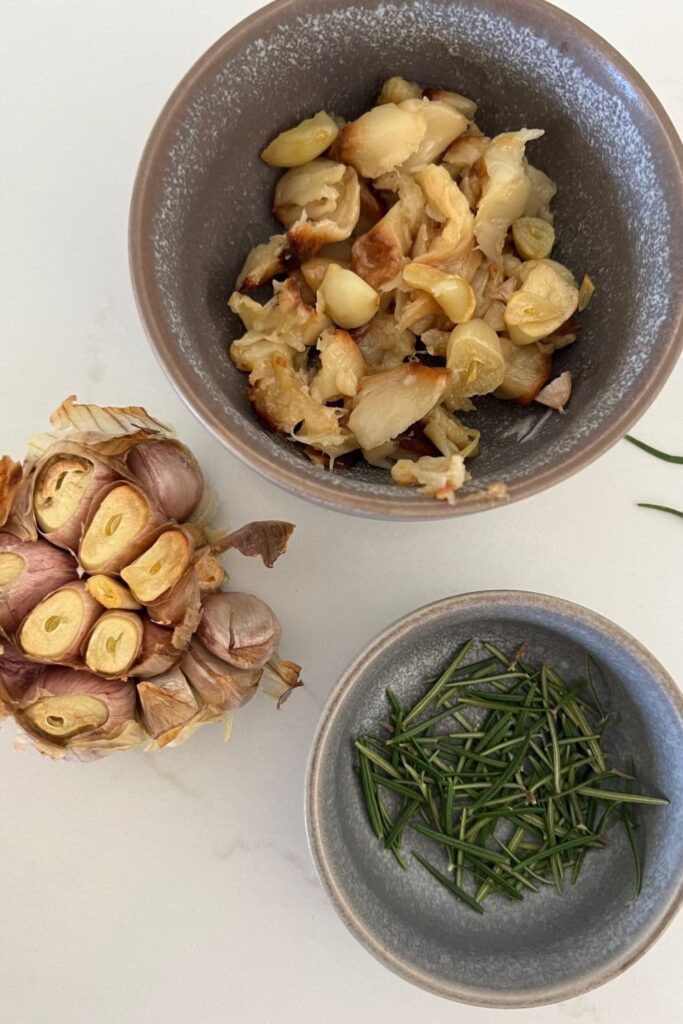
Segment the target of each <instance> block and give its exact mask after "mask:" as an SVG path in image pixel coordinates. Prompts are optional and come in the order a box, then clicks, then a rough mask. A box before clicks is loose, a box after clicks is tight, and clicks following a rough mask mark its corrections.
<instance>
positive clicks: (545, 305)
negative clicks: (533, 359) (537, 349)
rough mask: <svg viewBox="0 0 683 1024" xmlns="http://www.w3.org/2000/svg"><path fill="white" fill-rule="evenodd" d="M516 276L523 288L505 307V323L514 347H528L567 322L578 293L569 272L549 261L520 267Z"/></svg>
mask: <svg viewBox="0 0 683 1024" xmlns="http://www.w3.org/2000/svg"><path fill="white" fill-rule="evenodd" d="M527 267H530V269H528V270H527ZM519 274H520V277H521V278H522V286H521V288H520V289H519V291H517V292H515V293H514V295H513V296H512V297H511V299H510V301H509V302H508V304H507V307H506V310H505V323H506V325H507V329H508V334H509V335H510V338H511V340H512V341H514V342H515V344H517V345H528V344H530V343H532V342H534V341H540V340H541V338H546V337H548V335H550V334H553V333H554V332H555V331H556V330H557V329H558V327H561V326H562V324H563V323H565V321H567V320H569V318H570V317H571V316H572V315H573V314H574V312H575V311H576V308H577V306H578V302H579V290H578V288H577V287H576V283H575V282H574V279H573V277H572V276H571V274H570V272H569V271H568V270H567V269H566V268H565V267H562V265H561V264H555V263H554V262H553V261H552V260H541V261H538V262H534V263H533V264H531V265H529V264H523V265H522V268H520V271H519Z"/></svg>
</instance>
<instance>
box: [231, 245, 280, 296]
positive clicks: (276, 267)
mask: <svg viewBox="0 0 683 1024" xmlns="http://www.w3.org/2000/svg"><path fill="white" fill-rule="evenodd" d="M286 244H287V235H271V236H270V238H269V239H268V241H267V242H262V243H261V245H255V246H254V248H253V249H252V250H251V252H250V253H249V255H248V256H247V258H246V260H245V261H244V266H243V267H242V269H241V270H240V272H239V276H238V278H237V280H236V282H235V289H236V290H237V291H238V292H253V291H256V289H257V288H260V287H261V285H264V284H266V283H267V282H268V281H270V280H272V278H274V277H275V275H276V274H281V273H282V272H283V271H284V269H285V265H284V251H285V246H286Z"/></svg>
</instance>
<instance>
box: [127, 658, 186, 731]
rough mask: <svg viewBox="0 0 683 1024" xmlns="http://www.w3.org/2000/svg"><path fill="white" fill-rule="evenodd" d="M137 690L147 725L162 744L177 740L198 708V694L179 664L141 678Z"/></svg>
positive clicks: (147, 728) (143, 718)
mask: <svg viewBox="0 0 683 1024" xmlns="http://www.w3.org/2000/svg"><path fill="white" fill-rule="evenodd" d="M137 692H138V697H139V699H140V707H141V710H142V720H143V722H144V724H145V728H146V730H147V732H148V733H149V734H150V736H151V737H152V739H154V740H156V744H157V746H159V747H164V746H166V745H167V744H168V743H171V742H173V740H176V739H177V738H178V735H179V733H180V731H181V730H182V729H183V728H184V727H185V726H186V725H187V724H188V722H190V721H191V720H192V718H193V717H194V716H195V715H196V714H197V712H198V711H199V704H198V702H197V698H196V696H195V695H194V693H193V692H192V688H191V687H190V686H189V684H188V682H187V679H186V678H185V676H184V674H183V672H182V671H181V670H180V668H175V669H172V670H171V671H170V672H165V673H163V675H158V676H155V677H154V678H153V679H143V680H141V681H140V682H139V683H138V686H137Z"/></svg>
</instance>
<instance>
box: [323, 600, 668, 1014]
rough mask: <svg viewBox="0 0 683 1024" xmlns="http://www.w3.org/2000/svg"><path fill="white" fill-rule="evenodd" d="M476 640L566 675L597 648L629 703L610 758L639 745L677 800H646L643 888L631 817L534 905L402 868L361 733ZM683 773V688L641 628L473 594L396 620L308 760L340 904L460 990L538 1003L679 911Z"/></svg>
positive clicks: (375, 938)
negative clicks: (368, 780) (473, 899)
mask: <svg viewBox="0 0 683 1024" xmlns="http://www.w3.org/2000/svg"><path fill="white" fill-rule="evenodd" d="M470 637H475V638H478V639H479V640H488V641H491V642H493V643H495V644H496V645H497V646H498V647H499V648H501V649H503V650H506V651H512V650H515V649H516V648H517V647H518V646H519V644H520V643H521V642H523V641H527V642H528V644H529V645H530V652H531V653H530V655H529V659H530V660H533V661H538V662H541V661H544V660H545V661H547V662H548V663H550V664H552V665H553V666H554V667H555V668H556V669H557V670H558V671H559V672H560V674H561V675H563V677H564V678H565V679H567V680H576V679H579V678H581V677H585V657H586V654H589V655H590V657H591V658H592V659H593V662H594V663H595V665H596V667H597V672H596V673H595V684H596V689H597V691H598V696H599V698H600V700H601V702H602V703H603V704H604V705H605V706H606V707H607V708H608V709H609V710H610V711H611V712H612V713H613V714H614V720H613V722H612V723H611V724H610V728H609V729H608V730H607V734H606V738H605V744H604V746H605V752H606V757H607V759H608V761H609V762H610V763H612V764H613V765H614V766H615V767H616V766H617V764H621V763H622V761H623V758H624V757H626V756H627V754H626V752H632V754H633V757H634V758H635V763H636V772H637V777H638V784H639V786H642V789H641V790H640V791H641V792H647V793H654V794H665V795H666V796H668V797H669V799H670V801H671V803H670V805H669V806H668V807H644V806H641V807H639V808H638V811H637V818H638V822H639V829H638V833H637V835H638V840H637V841H638V844H639V847H640V852H641V856H642V857H643V862H644V877H643V886H642V892H641V894H640V896H639V897H638V898H637V899H634V896H633V891H634V868H633V861H632V859H631V851H630V849H629V847H628V843H627V840H626V837H625V836H624V834H623V831H622V830H621V829H617V828H612V829H610V830H609V832H608V836H609V839H610V845H609V846H608V847H607V848H606V849H605V850H601V851H596V852H595V853H591V854H590V855H588V856H587V857H586V860H585V862H584V868H583V871H582V873H581V876H580V878H579V880H578V881H577V883H576V885H574V886H571V885H566V886H565V891H564V893H563V895H561V896H560V895H558V894H557V893H556V892H555V890H554V889H553V888H549V887H542V889H541V891H540V892H539V893H538V894H534V893H530V894H529V895H528V896H527V897H526V898H525V900H524V901H523V902H521V903H511V902H509V901H507V900H505V898H504V897H502V898H501V897H498V896H492V897H490V898H489V900H488V901H487V903H486V913H485V914H484V915H483V916H479V915H477V914H475V913H474V912H473V911H472V910H471V909H470V908H469V907H467V906H465V905H464V904H461V903H459V902H458V901H457V900H454V898H453V897H452V896H451V894H450V893H449V892H448V891H446V890H445V889H443V888H442V887H441V886H439V885H438V884H437V883H436V882H435V881H434V880H433V879H432V878H431V877H430V876H429V875H428V874H426V873H425V872H423V871H422V870H421V869H420V868H419V866H418V865H416V864H415V863H414V862H413V863H409V864H408V868H407V870H405V871H403V870H402V869H401V868H400V867H399V866H398V865H397V864H396V863H395V862H394V860H393V858H392V857H391V856H390V855H388V854H387V852H386V851H385V850H384V849H383V848H382V847H381V846H380V845H379V843H378V842H377V840H376V839H375V836H374V833H373V832H372V831H371V829H370V826H369V823H368V820H367V814H366V811H365V807H364V803H363V798H362V795H361V789H360V784H359V782H358V779H357V776H356V773H355V771H354V751H353V741H354V739H355V738H356V737H357V736H358V735H359V734H360V733H362V732H376V731H377V729H378V728H380V726H381V723H382V721H385V720H386V716H387V703H386V696H385V690H386V687H387V686H391V687H392V689H393V690H394V691H395V692H396V694H397V696H398V698H399V700H400V701H401V702H402V703H404V704H407V705H410V704H412V703H413V702H414V701H415V700H416V699H417V698H418V697H419V696H420V695H421V694H422V693H423V692H424V689H425V681H426V680H427V679H428V678H429V677H431V676H434V675H437V674H438V673H439V672H440V671H442V670H443V669H444V668H445V666H446V665H448V664H449V662H450V661H451V660H452V658H453V656H454V654H455V652H456V650H457V649H458V647H459V646H460V645H461V644H462V643H463V642H464V641H465V640H466V639H469V638H470ZM682 777H683V698H682V697H681V694H680V692H679V691H678V689H677V687H676V685H675V684H674V682H673V681H672V680H671V678H670V677H669V676H668V675H667V673H666V672H665V671H664V669H663V668H662V666H661V665H660V664H658V662H657V661H656V660H655V659H654V658H653V657H652V655H651V654H649V653H648V652H647V651H646V650H645V648H644V647H642V646H641V645H640V644H639V643H638V642H637V641H636V640H634V639H633V637H631V636H629V634H627V633H625V632H624V631H623V630H622V629H620V628H619V627H618V626H616V625H614V623H612V622H610V621H608V620H607V619H604V618H602V617H601V616H599V615H596V614H595V613H594V612H590V611H588V610H587V609H586V608H582V607H580V606H579V605H575V604H570V603H569V602H567V601H561V600H558V599H557V598H553V597H545V596H543V595H541V594H531V593H524V592H515V591H491V592H482V593H477V594H465V595H463V596H460V597H452V598H448V599H446V600H443V601H439V602H437V603H436V604H432V605H428V606H427V607H425V608H420V609H419V610H418V611H415V612H412V613H411V614H410V615H407V616H406V617H405V618H403V619H401V620H400V621H399V622H397V623H395V625H393V626H391V627H390V628H389V629H388V630H387V631H386V632H384V633H382V635H381V636H379V637H378V638H377V639H376V640H374V641H373V642H372V643H371V644H370V645H369V647H367V648H366V649H365V650H364V651H363V652H362V653H361V654H360V655H359V656H358V658H357V659H356V660H355V661H354V662H353V664H352V665H351V666H350V667H349V668H348V669H347V671H346V672H345V673H344V675H343V676H342V678H341V680H340V682H339V683H338V685H337V687H336V689H335V691H334V693H333V694H332V696H331V698H330V700H329V702H328V704H327V707H326V709H325V711H324V712H323V716H322V719H321V722H320V726H319V729H318V733H317V735H316V738H315V741H314V746H313V751H312V755H311V759H310V762H309V772H308V781H307V791H306V814H307V826H308V834H309V840H310V844H311V850H312V852H313V857H314V860H315V863H316V867H317V870H318V873H319V875H320V878H321V880H322V883H323V885H324V886H325V889H326V890H327V893H328V895H329V897H330V899H331V901H332V903H333V905H334V908H335V910H336V911H337V913H338V914H339V915H340V917H341V918H342V920H343V921H344V923H345V924H346V926H347V927H348V928H349V929H350V931H351V932H352V933H353V934H354V935H355V937H356V938H357V939H358V940H359V941H360V942H361V943H363V945H364V946H365V947H366V949H367V950H369V952H371V953H372V954H373V955H374V956H375V957H377V959H378V960H380V961H381V962H382V963H383V964H385V965H386V966H387V967H389V968H390V969H391V970H393V971H395V972H396V973H397V974H400V975H401V976H402V977H404V978H405V979H406V980H408V981H411V982H413V983H414V984H416V985H420V986H422V987H423V988H425V989H429V990H430V991H432V992H435V993H437V994H438V995H441V996H446V997H448V998H451V999H458V1000H462V1001H464V1002H469V1003H475V1004H479V1005H482V1006H497V1007H514V1006H534V1005H538V1004H542V1003H550V1002H556V1001H559V1000H562V999H568V998H570V997H572V996H576V995H579V994H580V993H582V992H585V991H587V990H588V989H591V988H594V987H596V986H597V985H601V984H603V983H604V982H606V981H609V980H610V979H611V978H614V977H616V976H617V975H618V974H620V973H621V972H622V971H624V970H625V969H626V968H627V967H629V966H630V965H631V964H632V963H633V962H634V961H635V960H637V959H638V957H640V956H641V955H642V954H643V953H644V952H645V951H646V950H647V949H648V947H649V946H651V945H652V943H653V942H654V941H655V940H656V939H657V937H658V936H659V935H660V934H661V932H662V930H663V929H664V927H665V926H666V924H667V923H668V922H669V921H670V920H671V919H672V917H673V915H674V913H675V912H676V910H677V909H678V907H679V906H680V903H681V900H682V899H683V790H682V788H681V785H680V781H679V780H680V779H681V778H682ZM415 839H417V840H418V842H415ZM419 839H420V837H413V840H412V841H411V843H412V845H417V846H419V845H420V842H419ZM411 843H407V844H406V847H405V849H406V850H408V849H409V848H410V846H411ZM425 852H426V851H425ZM408 860H410V856H409V854H408Z"/></svg>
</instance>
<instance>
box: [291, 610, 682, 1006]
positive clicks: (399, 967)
mask: <svg viewBox="0 0 683 1024" xmlns="http://www.w3.org/2000/svg"><path fill="white" fill-rule="evenodd" d="M520 607H527V608H534V609H542V610H543V611H546V612H547V611H550V613H551V614H553V613H554V614H557V615H560V616H562V617H564V618H570V619H572V620H573V621H575V622H578V623H581V624H584V625H586V626H588V627H590V628H592V629H594V630H599V631H602V632H603V633H607V634H609V635H610V636H611V637H612V639H613V640H614V641H616V642H617V643H618V644H619V645H620V646H622V647H623V648H625V649H627V650H628V651H629V653H630V654H631V655H632V656H634V657H635V658H636V659H638V660H639V661H640V662H641V663H642V664H643V667H644V671H646V672H647V673H648V674H649V676H650V678H651V679H652V680H653V681H654V683H655V685H657V686H658V687H660V688H661V689H662V690H663V691H664V693H665V694H666V695H667V696H668V697H669V698H670V699H671V701H672V702H673V704H674V706H675V707H676V709H677V711H678V716H679V719H680V720H681V725H682V727H683V693H682V692H681V691H680V690H679V688H678V686H677V685H676V683H675V682H674V680H673V678H672V677H671V676H670V675H669V673H668V672H667V671H666V669H665V668H664V667H663V666H662V665H661V664H660V662H659V661H658V660H657V659H656V658H655V657H654V655H653V654H651V653H650V651H648V649H647V648H646V647H645V646H644V645H643V644H641V643H640V641H639V640H636V638H635V637H634V636H633V635H632V634H631V633H629V632H627V631H626V630H625V629H623V628H622V627H621V626H618V625H617V624H616V623H615V622H613V621H612V620H611V619H608V618H606V617H605V616H603V615H601V614H599V613H598V612H594V611H592V610H591V609H589V608H586V607H584V606H583V605H580V604H576V603H575V602H573V601H567V600H565V599H564V598H559V597H553V596H551V595H547V594H541V593H537V592H535V591H526V590H480V591H471V592H468V593H465V594H457V595H454V596H452V597H445V598H440V599H439V600H438V601H433V602H431V603H430V604H426V605H423V606H421V607H420V608H416V609H415V610H414V611H411V612H408V614H406V615H403V616H402V617H401V618H399V619H397V620H396V621H394V622H393V623H392V624H391V625H389V626H388V627H387V628H386V629H384V630H383V631H382V632H381V633H379V634H378V635H377V636H375V638H374V639H373V640H371V641H370V643H369V644H368V645H367V647H365V648H364V649H363V650H362V651H361V652H360V653H359V654H357V655H356V656H355V658H354V659H353V661H352V662H351V663H350V664H349V665H348V666H347V668H346V669H345V670H344V671H343V673H342V675H341V676H340V678H339V680H338V682H337V683H336V685H335V687H334V689H333V690H332V693H331V694H330V696H329V698H328V700H327V702H326V704H325V707H324V708H323V711H322V714H321V716H320V719H319V721H318V726H317V728H316V731H315V735H314V737H313V742H312V745H311V749H310V753H309V757H308V763H307V768H306V783H305V789H304V815H305V821H306V835H307V838H308V844H309V849H310V852H311V857H312V859H313V863H314V865H315V869H316V872H317V874H318V878H319V880H320V882H321V883H322V886H323V888H324V890H325V892H326V894H327V896H328V897H329V899H330V902H331V903H332V906H333V907H334V909H335V911H336V913H337V915H338V916H339V917H340V918H341V920H342V921H343V923H344V924H345V925H346V927H347V928H348V930H349V931H350V932H351V934H352V935H353V936H354V937H355V938H356V939H357V940H358V941H359V942H360V943H361V945H362V946H364V947H365V949H366V950H367V951H368V952H369V953H371V954H372V956H374V957H375V959H376V960H379V961H380V963H382V964H383V965H384V966H385V967H388V968H389V970H390V971H392V972H393V973H395V974H398V975H399V976H400V977H401V978H403V979H404V980H405V981H409V982H411V983H412V984H413V985H416V986H418V987H419V988H423V989H426V990H427V991H429V992H432V993H434V994H435V995H438V996H442V997H444V998H446V999H451V1000H455V1001H457V1002H462V1003H468V1004H470V1005H473V1006H482V1007H493V1008H529V1007H533V1006H544V1005H547V1004H549V1003H558V1002H563V1001H564V1000H566V999H573V998H575V997H576V996H579V995H582V994H584V993H586V992H589V991H591V990H592V989H595V988H598V987H599V986H601V985H604V984H606V983H607V982H608V981H611V980H613V979H614V978H616V977H618V976H619V975H620V974H623V972H624V971H626V970H628V968H629V967H631V966H632V965H633V964H634V963H636V961H637V960H639V959H640V958H641V957H642V956H643V955H644V954H645V953H646V952H647V951H648V950H649V949H650V948H651V947H652V946H653V945H654V943H655V942H656V941H657V939H658V938H659V937H660V936H661V934H662V933H663V932H664V930H665V929H666V928H667V927H668V925H669V924H670V923H671V921H672V920H673V918H674V917H675V915H676V914H677V912H678V911H679V910H680V908H681V905H682V904H683V871H682V872H681V877H680V882H679V885H678V888H677V889H676V890H675V891H674V892H673V893H672V894H671V896H670V898H669V901H668V903H667V904H666V905H665V906H664V909H663V911H662V912H661V913H660V915H659V916H658V917H657V918H656V919H655V920H654V921H653V922H652V923H651V925H650V926H649V928H647V929H646V930H645V931H644V932H642V933H641V934H640V935H639V936H638V937H637V939H636V941H634V942H632V944H631V946H630V947H629V949H628V950H626V951H625V952H624V953H623V954H622V955H621V956H620V957H617V958H616V959H615V960H612V961H611V962H609V963H607V964H605V965H604V966H603V967H599V968H596V969H594V970H593V971H591V972H589V973H588V974H584V975H582V976H581V977H580V978H578V979H576V980H574V981H572V980H569V981H567V982H565V983H563V984H561V985H556V986H553V987H549V988H542V987H540V988H538V989H537V990H535V991H534V992H533V994H532V992H531V991H530V990H529V989H524V990H523V991H520V992H519V993H515V992H514V991H505V992H499V991H495V990H489V989H483V988H482V989H474V988H470V987H462V986H459V985H457V984H455V983H451V984H449V983H447V982H442V981H439V980H437V979H435V978H434V977H433V976H432V975H430V974H428V973H427V972H425V971H422V970H420V969H419V968H416V967H415V966H414V965H413V964H412V963H411V962H410V961H409V960H408V959H404V958H402V957H400V956H398V955H395V954H392V953H389V952H388V951H387V949H386V948H385V946H384V945H383V944H382V943H381V941H379V940H378V939H377V938H375V936H374V934H373V933H372V931H370V930H369V929H368V928H367V927H366V926H365V925H364V924H363V922H362V921H361V920H360V918H359V917H358V916H357V915H356V914H355V913H354V911H353V910H352V908H351V907H350V905H349V904H348V903H347V901H346V900H345V897H344V891H343V887H342V886H340V885H339V884H338V883H337V881H336V878H335V875H334V871H333V870H332V868H331V866H330V863H329V861H328V859H327V856H326V852H325V846H324V843H323V842H322V838H321V824H320V823H321V817H322V815H321V811H320V799H319V796H320V792H319V790H320V778H321V773H322V754H323V747H324V742H325V740H326V737H327V734H328V732H329V730H330V728H331V726H332V724H333V722H334V719H335V717H336V715H337V713H338V711H339V709H340V707H341V705H342V704H343V701H344V699H345V697H346V696H347V694H348V693H349V692H350V691H351V690H353V689H354V688H355V687H356V686H357V685H359V684H360V683H361V681H362V680H363V677H364V673H365V671H366V670H367V667H368V665H369V664H371V663H372V662H373V661H374V659H376V658H377V657H378V656H379V655H381V654H382V653H384V652H385V651H386V650H388V649H389V648H391V647H392V646H393V644H394V643H395V642H396V641H397V640H400V639H401V638H403V637H405V636H406V635H409V634H411V633H412V632H414V631H415V630H416V629H420V628H421V627H422V626H424V625H425V624H427V623H429V622H432V621H434V620H436V619H440V618H444V617H445V616H448V615H449V614H450V613H451V612H454V611H455V612H462V611H465V612H467V611H470V612H472V613H475V612H477V613H478V612H481V611H482V610H483V609H486V611H487V613H493V614H495V612H496V609H498V608H503V609H506V608H510V609H512V608H520ZM681 864H682V866H683V854H682V857H681Z"/></svg>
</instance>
